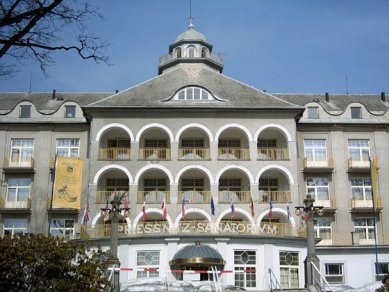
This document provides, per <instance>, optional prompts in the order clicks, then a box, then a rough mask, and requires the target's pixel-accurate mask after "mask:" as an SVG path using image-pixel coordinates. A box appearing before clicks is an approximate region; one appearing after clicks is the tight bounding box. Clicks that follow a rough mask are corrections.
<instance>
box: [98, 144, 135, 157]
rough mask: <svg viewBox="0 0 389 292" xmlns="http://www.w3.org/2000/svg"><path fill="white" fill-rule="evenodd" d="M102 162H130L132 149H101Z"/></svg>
mask: <svg viewBox="0 0 389 292" xmlns="http://www.w3.org/2000/svg"><path fill="white" fill-rule="evenodd" d="M99 159H100V160H129V159H131V148H117V147H112V148H100V149H99Z"/></svg>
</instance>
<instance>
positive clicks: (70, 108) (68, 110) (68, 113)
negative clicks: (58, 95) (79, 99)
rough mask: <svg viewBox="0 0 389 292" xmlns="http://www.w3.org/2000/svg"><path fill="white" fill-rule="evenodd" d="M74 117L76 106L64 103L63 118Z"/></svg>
mask: <svg viewBox="0 0 389 292" xmlns="http://www.w3.org/2000/svg"><path fill="white" fill-rule="evenodd" d="M75 117H76V106H75V105H65V118H66V119H71V118H75Z"/></svg>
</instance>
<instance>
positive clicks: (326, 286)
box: [311, 262, 334, 292]
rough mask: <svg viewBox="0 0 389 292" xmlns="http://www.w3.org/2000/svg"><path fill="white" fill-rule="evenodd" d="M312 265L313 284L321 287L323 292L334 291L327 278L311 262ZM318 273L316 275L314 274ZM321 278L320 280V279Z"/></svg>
mask: <svg viewBox="0 0 389 292" xmlns="http://www.w3.org/2000/svg"><path fill="white" fill-rule="evenodd" d="M311 265H312V267H313V270H312V284H313V285H314V286H315V285H316V284H317V285H318V286H319V288H320V290H321V291H326V292H327V291H330V292H332V291H334V289H333V288H332V287H331V285H330V284H329V283H328V282H327V280H326V277H325V276H324V275H323V274H322V273H321V272H320V270H319V269H318V268H317V267H316V265H315V264H314V263H313V262H311ZM314 272H316V273H314ZM317 274H318V275H319V276H317ZM318 278H319V279H318Z"/></svg>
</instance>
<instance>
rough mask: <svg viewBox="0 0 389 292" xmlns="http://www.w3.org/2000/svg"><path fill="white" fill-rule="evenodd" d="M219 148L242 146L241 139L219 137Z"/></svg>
mask: <svg viewBox="0 0 389 292" xmlns="http://www.w3.org/2000/svg"><path fill="white" fill-rule="evenodd" d="M219 148H240V140H239V139H219Z"/></svg>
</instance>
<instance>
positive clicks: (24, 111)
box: [20, 105, 31, 118]
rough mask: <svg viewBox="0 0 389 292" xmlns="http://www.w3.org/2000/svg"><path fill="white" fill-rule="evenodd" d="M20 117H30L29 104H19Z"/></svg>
mask: <svg viewBox="0 0 389 292" xmlns="http://www.w3.org/2000/svg"><path fill="white" fill-rule="evenodd" d="M20 117H21V118H31V105H21V106H20Z"/></svg>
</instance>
